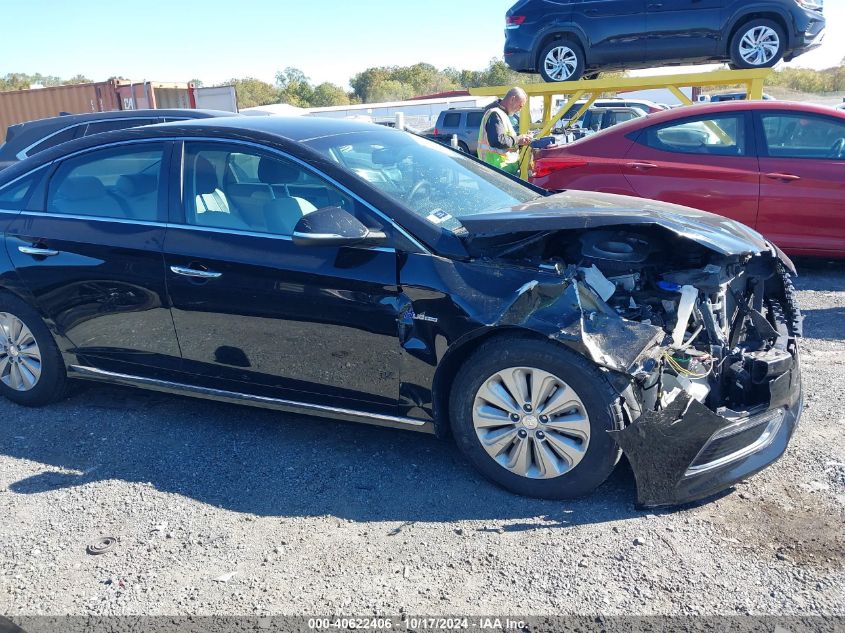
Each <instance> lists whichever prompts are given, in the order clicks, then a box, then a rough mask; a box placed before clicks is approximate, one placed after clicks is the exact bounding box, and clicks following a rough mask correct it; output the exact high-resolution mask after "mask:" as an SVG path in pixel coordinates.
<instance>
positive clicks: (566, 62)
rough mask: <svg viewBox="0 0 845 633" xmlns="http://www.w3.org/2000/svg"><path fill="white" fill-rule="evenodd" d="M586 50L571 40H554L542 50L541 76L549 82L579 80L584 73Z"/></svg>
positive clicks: (540, 61) (540, 60) (540, 59)
mask: <svg viewBox="0 0 845 633" xmlns="http://www.w3.org/2000/svg"><path fill="white" fill-rule="evenodd" d="M584 65H585V61H584V51H583V50H582V49H581V47H580V46H579V45H578V44H576V43H575V42H573V41H571V40H565V39H564V40H554V41H553V42H550V43H549V44H548V45H547V46H546V47H545V48H544V49H543V50H542V51H541V52H540V57H539V64H538V67H539V69H540V76H541V77H543V80H544V81H547V82H548V83H561V82H565V81H577V80H579V79H581V76H582V75H583V74H584Z"/></svg>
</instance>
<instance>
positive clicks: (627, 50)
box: [572, 0, 647, 65]
mask: <svg viewBox="0 0 845 633" xmlns="http://www.w3.org/2000/svg"><path fill="white" fill-rule="evenodd" d="M572 17H573V21H574V22H575V23H576V24H579V25H580V26H581V27H582V30H583V31H584V32H585V33H587V34H589V37H590V41H588V42H587V50H586V51H584V52H585V54H586V57H587V64H590V65H592V64H602V63H611V64H612V63H618V62H620V61H622V60H628V61H631V60H634V61H641V60H643V59H645V54H646V38H647V35H646V2H645V0H582V1H581V2H579V3H576V4H575V5H574V6H573V16H572Z"/></svg>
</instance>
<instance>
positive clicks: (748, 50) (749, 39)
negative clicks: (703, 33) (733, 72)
mask: <svg viewBox="0 0 845 633" xmlns="http://www.w3.org/2000/svg"><path fill="white" fill-rule="evenodd" d="M785 48H786V35H785V34H784V32H783V29H782V28H781V27H780V25H779V24H778V23H777V22H773V21H772V20H752V21H751V22H749V23H748V24H743V25H742V26H741V27H740V28H739V30H738V31H737V32H736V35H734V37H733V40H732V41H731V64H732V66H734V67H736V68H744V69H749V68H771V67H772V66H774V65H775V64H777V63H778V62H779V61H780V60H781V59H782V58H783V53H784V50H785Z"/></svg>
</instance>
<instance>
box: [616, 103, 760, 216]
mask: <svg viewBox="0 0 845 633" xmlns="http://www.w3.org/2000/svg"><path fill="white" fill-rule="evenodd" d="M625 158H626V160H625V163H624V164H623V167H622V169H623V173H624V175H625V177H626V179H627V180H628V182H629V183H630V184H631V187H632V188H633V190H634V191H635V192H636V193H637V195H638V196H642V197H643V198H652V199H655V200H663V201H664V202H672V203H675V204H682V205H685V206H688V207H693V208H695V209H701V210H703V211H710V212H711V213H717V214H719V215H724V216H726V217H729V218H732V219H734V220H738V221H740V222H742V223H743V224H747V225H748V226H751V227H754V226H755V225H756V223H757V208H758V204H759V196H760V181H759V172H758V162H757V156H756V154H755V150H754V135H753V128H752V124H751V117H750V115H749V114H747V113H743V112H734V113H726V114H718V115H711V116H698V117H690V118H687V119H681V120H676V121H672V122H670V123H664V124H662V125H654V126H652V127H649V128H645V129H644V130H642V131H641V132H640V133H639V136H638V137H637V139H636V142H635V143H634V144H633V145H632V146H631V148H630V149H629V150H628V153H627V155H626V157H625Z"/></svg>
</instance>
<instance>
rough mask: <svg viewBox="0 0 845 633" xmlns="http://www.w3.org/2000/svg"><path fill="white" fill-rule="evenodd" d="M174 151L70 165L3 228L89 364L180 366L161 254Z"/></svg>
mask: <svg viewBox="0 0 845 633" xmlns="http://www.w3.org/2000/svg"><path fill="white" fill-rule="evenodd" d="M169 153H170V145H169V144H168V143H164V142H142V143H132V144H124V145H119V146H115V147H111V148H103V149H96V150H93V151H88V152H85V153H83V154H79V155H77V156H74V157H71V158H68V159H66V160H64V161H63V162H61V163H60V164H59V165H58V167H57V168H55V170H54V172H53V173H52V175H51V176H50V179H49V184H48V186H47V188H46V196H42V197H41V199H40V201H34V200H33V201H30V203H29V204H28V206H27V209H26V210H24V211H22V212H21V213H20V215H18V216H17V217H16V218H15V219H14V221H12V222H11V224H10V225H9V227H8V228H7V232H6V248H7V250H8V253H9V256H10V258H11V259H12V262H13V264H14V266H15V269H16V271H17V273H18V275H19V277H20V279H21V281H22V282H23V283H24V284H25V285H26V286H27V288H28V289H29V291H30V292H31V293H32V295H33V297H34V299H35V301H36V304H37V306H38V308H39V310H40V312H41V314H42V315H43V316H44V318H45V319H46V320H47V321H48V322H50V323H52V324H54V326H55V328H56V330H57V331H58V332H59V334H60V335H61V336H62V337H64V338H65V339H66V340H68V341H69V343H70V344H71V345H72V349H71V351H72V352H74V353H75V354H76V355H77V357H78V358H79V360H80V362H82V363H84V364H86V365H90V366H93V367H98V368H101V369H106V370H114V371H119V372H124V373H133V374H138V373H144V372H145V371H148V370H149V368H151V367H156V368H166V369H176V368H178V366H179V365H180V363H181V359H180V353H179V346H178V344H177V342H176V334H175V331H174V328H173V320H172V318H171V316H170V308H169V305H168V303H167V294H166V292H165V287H164V284H165V278H164V261H163V257H162V244H163V241H164V233H165V219H166V198H167V196H166V182H167V180H166V178H165V177H164V174H166V170H167V164H168V160H169Z"/></svg>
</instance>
